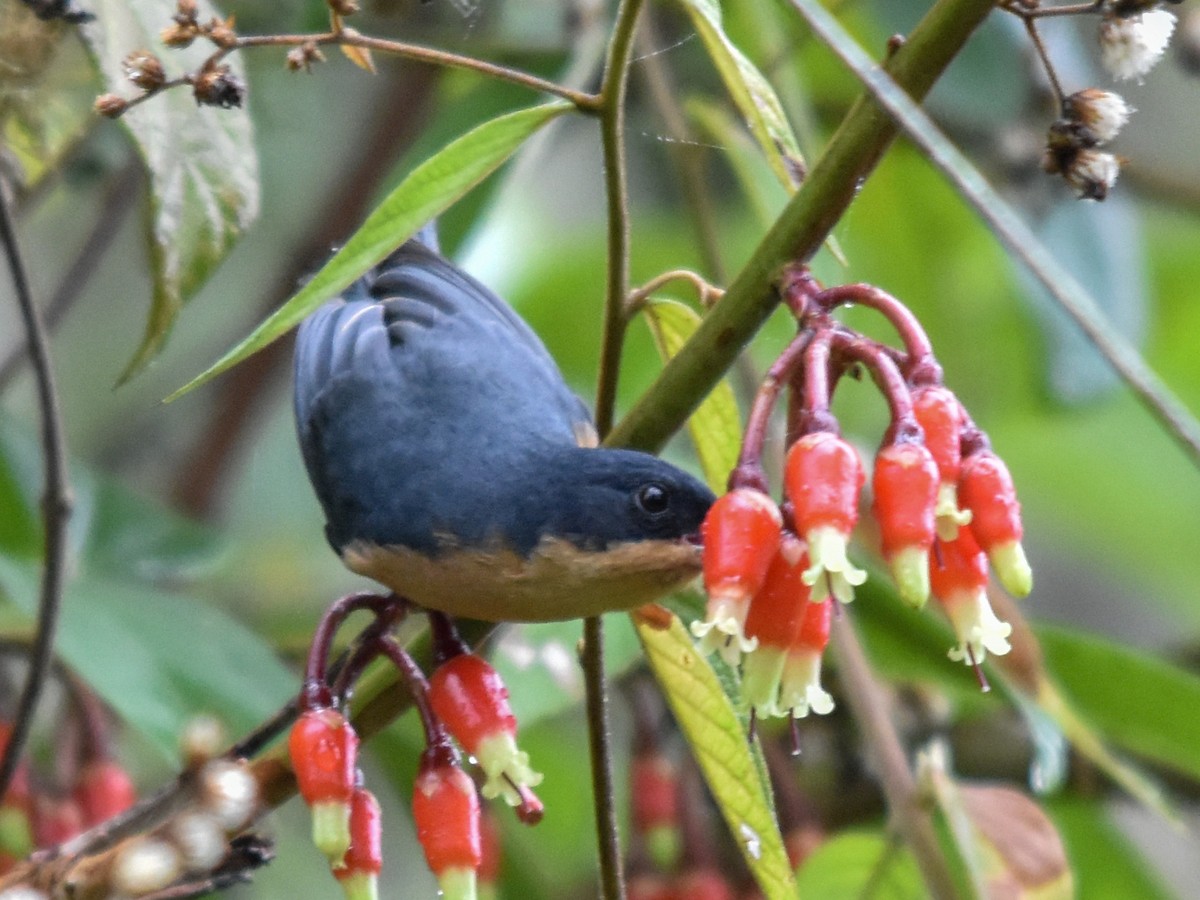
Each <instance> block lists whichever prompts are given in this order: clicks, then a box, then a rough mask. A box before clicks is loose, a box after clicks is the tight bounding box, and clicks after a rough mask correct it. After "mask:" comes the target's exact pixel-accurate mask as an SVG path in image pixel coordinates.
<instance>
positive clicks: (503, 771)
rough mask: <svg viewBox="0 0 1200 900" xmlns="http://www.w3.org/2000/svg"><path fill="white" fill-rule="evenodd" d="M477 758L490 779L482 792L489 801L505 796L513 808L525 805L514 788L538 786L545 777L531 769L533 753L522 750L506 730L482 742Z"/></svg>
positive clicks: (505, 800) (484, 784)
mask: <svg viewBox="0 0 1200 900" xmlns="http://www.w3.org/2000/svg"><path fill="white" fill-rule="evenodd" d="M475 758H476V759H477V760H478V761H479V768H481V769H483V774H484V775H486V776H487V780H486V781H484V783H483V787H482V788H480V790H479V792H480V793H481V794H483V796H484V797H486V798H487V799H488V800H492V799H494V798H496V797H503V798H504V802H505V803H507V804H508V805H509V806H520V805H521V795H520V793H519V792H518V791H517V789H516V788H515V787H514V785H525V786H526V787H537V786H538V785H539V784H541V783H542V778H543V777H544V776H543V775H542V773H541V772H535V771H533V769H531V768H530V767H529V754H528V753H525V752H524V751H523V750H518V749H517V742H516V739H515V738H514V737H513V736H512V735H511V734H509V733H508V732H505V731H502V732H499V733H498V734H493V735H491V736H490V737H486V738H484V739H483V740H482V741H480V742H479V746H478V747H477V748H476V751H475Z"/></svg>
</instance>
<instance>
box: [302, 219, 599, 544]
mask: <svg viewBox="0 0 1200 900" xmlns="http://www.w3.org/2000/svg"><path fill="white" fill-rule="evenodd" d="M295 378H296V393H295V402H296V419H297V426H298V430H299V434H300V444H301V448H302V451H303V454H304V458H305V463H306V465H307V466H308V469H309V474H310V476H311V477H312V480H313V484H314V486H315V488H316V490H317V494H318V496H319V498H320V499H321V502H322V504H323V505H324V506H325V511H326V516H327V519H328V521H329V523H330V535H329V537H330V541H331V542H332V543H333V544H334V545H335V546H337V547H340V546H341V545H342V544H344V543H345V542H346V541H349V540H353V539H366V540H372V541H376V542H390V543H403V544H406V545H408V546H413V547H420V548H422V549H431V548H432V544H433V542H434V541H435V540H436V534H437V533H439V532H444V533H449V534H454V535H457V536H460V537H462V538H466V539H468V540H471V539H479V540H482V539H485V538H486V536H487V533H488V532H489V531H491V530H497V525H496V523H497V521H499V520H500V519H503V518H505V517H506V515H505V508H506V507H511V502H512V498H511V497H506V492H509V493H511V492H512V491H514V490H518V489H519V487H518V486H519V485H520V484H522V483H523V482H524V480H525V479H526V478H527V477H528V472H529V471H530V469H531V465H532V466H533V467H534V468H536V458H537V457H538V455H539V454H547V453H553V452H554V451H555V448H563V447H569V446H573V445H574V444H575V442H576V439H577V435H578V433H579V428H580V426H581V424H583V423H585V422H587V421H588V415H587V411H586V409H585V408H584V407H583V405H582V404H581V403H580V401H579V399H578V398H577V397H576V396H575V395H574V394H573V393H572V392H571V391H570V390H569V389H568V388H567V386H566V384H565V383H564V382H563V379H562V376H561V374H560V373H559V370H558V368H557V366H556V365H555V363H554V361H553V360H552V359H551V357H550V356H549V354H548V353H547V352H546V350H545V347H544V346H543V345H542V343H541V341H540V340H539V339H538V338H537V336H536V335H535V334H534V333H533V332H532V331H531V330H530V329H529V328H528V326H526V325H525V323H524V322H523V321H521V319H520V318H519V317H518V316H517V315H516V314H515V313H514V312H513V310H512V309H511V308H510V307H509V306H508V305H507V304H506V303H505V302H504V301H503V300H501V299H500V298H499V297H497V296H496V295H495V294H493V293H492V292H491V291H489V290H488V289H487V288H485V287H483V286H482V285H480V284H479V283H478V282H476V281H475V280H474V279H472V278H470V277H469V276H467V275H465V274H464V273H462V272H460V271H459V270H457V269H455V268H454V267H453V266H452V265H450V264H449V263H448V262H446V261H445V260H444V259H442V257H440V256H439V255H437V254H436V253H433V252H432V251H430V250H429V249H428V248H426V247H424V246H422V245H420V244H418V243H414V242H410V243H408V244H406V245H405V246H404V247H402V248H400V250H398V251H397V252H396V253H394V254H392V256H390V257H389V258H388V259H387V260H386V261H385V262H384V263H383V264H381V265H380V266H379V267H377V268H376V269H375V270H373V271H372V272H370V273H368V275H367V276H364V278H363V279H360V280H359V281H358V282H356V283H355V284H354V285H352V286H351V287H350V288H348V289H347V290H346V292H345V293H344V294H343V295H342V296H341V297H339V298H337V299H335V300H333V301H331V302H329V303H327V304H326V305H325V306H323V307H322V308H321V309H319V310H318V311H317V312H316V313H314V314H313V315H312V316H311V317H310V318H309V319H308V320H307V321H305V322H304V324H303V325H302V326H301V328H300V332H299V335H298V338H297V348H296V362H295ZM517 471H520V472H521V473H522V478H520V479H517V478H514V477H513V473H515V472H517ZM526 487H527V485H526Z"/></svg>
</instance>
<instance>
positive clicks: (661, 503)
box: [637, 482, 671, 516]
mask: <svg viewBox="0 0 1200 900" xmlns="http://www.w3.org/2000/svg"><path fill="white" fill-rule="evenodd" d="M637 504H638V506H639V507H641V509H642V510H643V511H645V512H647V513H649V514H650V515H652V516H656V515H659V514H661V513H665V512H666V511H667V508H668V507H669V506H670V505H671V495H670V494H668V493H667V489H666V488H664V487H663V486H662V485H661V484H655V483H653V482H651V483H650V484H645V485H642V487H640V488H638V492H637Z"/></svg>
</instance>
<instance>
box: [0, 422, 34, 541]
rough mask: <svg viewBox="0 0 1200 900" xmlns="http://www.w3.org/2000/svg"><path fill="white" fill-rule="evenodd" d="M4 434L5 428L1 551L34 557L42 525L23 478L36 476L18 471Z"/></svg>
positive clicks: (0, 465)
mask: <svg viewBox="0 0 1200 900" xmlns="http://www.w3.org/2000/svg"><path fill="white" fill-rule="evenodd" d="M7 435H8V431H7V428H5V429H3V430H0V510H3V512H2V513H0V551H2V552H4V553H8V554H12V555H14V556H35V555H37V553H38V550H39V547H40V545H41V538H40V536H41V524H40V523H39V521H38V517H37V514H36V506H35V505H34V503H32V502H30V496H29V494H28V492H27V491H26V490H25V485H24V478H23V477H22V476H23V475H24V476H25V477H26V478H31V477H36V476H34V475H33V472H31V471H30V470H25V471H24V472H22V471H21V469H20V468H18V461H17V460H15V459H14V457H13V454H11V453H10V452H8V449H9V448H8V446H7V444H8V441H7V440H6V438H7ZM34 471H36V470H34Z"/></svg>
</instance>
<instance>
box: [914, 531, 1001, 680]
mask: <svg viewBox="0 0 1200 900" xmlns="http://www.w3.org/2000/svg"><path fill="white" fill-rule="evenodd" d="M929 580H930V583H931V584H932V586H933V595H934V596H935V597H937V598H938V600H939V601H941V603H942V606H943V607H944V608H945V610H946V615H948V616H949V617H950V623H951V624H952V625H953V626H954V633H955V634H956V635H957V637H958V646H957V647H955V648H953V649H952V650H951V651H950V653H949V656H950V658H951V659H953V660H956V661H959V662H964V663H966V664H967V665H972V664H975V663H981V662H983V661H984V659H985V658H986V657H987V654H988V653H994V654H996V655H997V656H1003V655H1004V654H1005V653H1007V652H1008V651H1009V650H1010V649H1012V647H1011V645H1010V644H1009V643H1008V636H1009V635H1010V634H1012V626H1011V625H1009V624H1008V623H1007V622H1002V621H1000V620H999V619H998V618H996V614H995V613H994V612H992V605H991V604H990V603H989V602H988V598H987V582H988V574H987V557H986V556H985V555H984V553H983V551H982V550H980V549H979V545H978V544H977V543H975V538H974V536H973V535H972V534H971V529H969V528H962V529H960V530H959V532H958V538H957V539H956V540H953V541H941V542H939V544H938V552H937V553H936V554H934V555H933V556H932V557H931V558H930V565H929Z"/></svg>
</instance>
